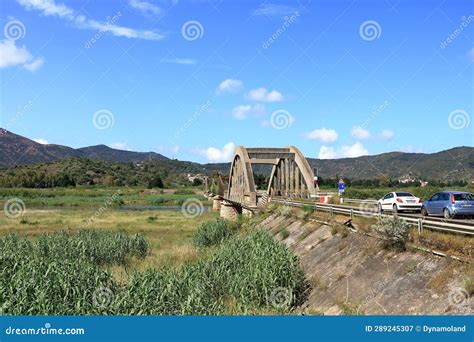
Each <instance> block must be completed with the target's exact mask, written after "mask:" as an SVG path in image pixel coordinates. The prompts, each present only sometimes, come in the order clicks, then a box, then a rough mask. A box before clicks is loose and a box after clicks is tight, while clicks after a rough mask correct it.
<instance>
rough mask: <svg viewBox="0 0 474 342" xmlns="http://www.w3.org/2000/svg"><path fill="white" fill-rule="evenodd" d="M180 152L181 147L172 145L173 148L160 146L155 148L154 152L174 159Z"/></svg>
mask: <svg viewBox="0 0 474 342" xmlns="http://www.w3.org/2000/svg"><path fill="white" fill-rule="evenodd" d="M180 150H181V147H180V146H179V145H174V146H165V145H160V146H158V147H156V149H155V152H157V153H159V154H162V155H164V156H167V157H169V158H173V159H174V158H176V156H177V155H178V154H179V152H180Z"/></svg>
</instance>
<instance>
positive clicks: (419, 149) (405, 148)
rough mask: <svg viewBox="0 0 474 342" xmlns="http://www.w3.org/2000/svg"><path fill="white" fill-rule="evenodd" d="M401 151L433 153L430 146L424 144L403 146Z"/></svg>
mask: <svg viewBox="0 0 474 342" xmlns="http://www.w3.org/2000/svg"><path fill="white" fill-rule="evenodd" d="M400 152H405V153H431V150H430V149H429V148H426V147H424V146H413V145H407V146H403V147H401V148H400Z"/></svg>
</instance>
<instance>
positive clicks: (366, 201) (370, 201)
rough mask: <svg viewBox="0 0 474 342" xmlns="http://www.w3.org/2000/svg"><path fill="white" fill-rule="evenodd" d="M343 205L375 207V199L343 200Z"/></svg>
mask: <svg viewBox="0 0 474 342" xmlns="http://www.w3.org/2000/svg"><path fill="white" fill-rule="evenodd" d="M344 203H360V204H364V203H365V204H373V205H377V200H376V199H355V198H344Z"/></svg>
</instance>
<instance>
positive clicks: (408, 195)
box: [396, 192, 413, 197]
mask: <svg viewBox="0 0 474 342" xmlns="http://www.w3.org/2000/svg"><path fill="white" fill-rule="evenodd" d="M396 194H397V197H413V195H412V194H410V193H409V192H397V193H396Z"/></svg>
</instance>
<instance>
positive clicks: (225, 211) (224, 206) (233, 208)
mask: <svg viewBox="0 0 474 342" xmlns="http://www.w3.org/2000/svg"><path fill="white" fill-rule="evenodd" d="M241 211H242V209H241V207H239V206H237V205H235V204H232V203H230V202H227V201H225V200H224V201H222V203H221V211H220V216H221V217H222V218H223V219H226V220H230V221H234V220H237V218H238V217H239V215H240V214H241Z"/></svg>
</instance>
